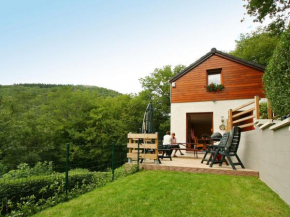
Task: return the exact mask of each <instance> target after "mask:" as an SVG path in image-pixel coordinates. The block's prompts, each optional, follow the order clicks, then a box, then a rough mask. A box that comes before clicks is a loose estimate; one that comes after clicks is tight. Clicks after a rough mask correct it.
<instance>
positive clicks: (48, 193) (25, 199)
mask: <svg viewBox="0 0 290 217" xmlns="http://www.w3.org/2000/svg"><path fill="white" fill-rule="evenodd" d="M136 171H137V167H136V166H131V167H130V168H126V167H125V165H123V166H122V167H120V168H117V169H116V170H115V179H117V178H121V177H125V176H127V175H130V174H132V173H134V172H136ZM64 179H65V175H64V174H60V173H54V174H53V175H51V176H49V175H47V176H33V177H30V178H23V179H15V180H9V179H0V216H1V214H7V213H10V212H11V216H16V215H21V216H29V215H32V214H34V213H36V212H39V211H41V210H43V209H45V208H47V207H50V206H54V205H56V204H58V203H60V202H62V201H65V200H67V199H70V198H73V197H75V196H77V195H79V194H82V193H85V192H88V191H90V190H92V189H94V188H96V187H100V186H103V185H105V184H106V183H108V182H111V181H112V173H111V172H89V171H88V170H87V169H74V170H71V171H69V186H68V190H69V192H68V197H66V195H65V194H64V193H65V183H64ZM1 204H2V207H1Z"/></svg>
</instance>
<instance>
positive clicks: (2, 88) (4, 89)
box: [0, 83, 121, 97]
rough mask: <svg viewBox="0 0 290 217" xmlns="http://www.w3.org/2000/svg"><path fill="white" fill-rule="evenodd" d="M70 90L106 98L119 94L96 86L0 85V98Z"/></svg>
mask: <svg viewBox="0 0 290 217" xmlns="http://www.w3.org/2000/svg"><path fill="white" fill-rule="evenodd" d="M64 87H66V88H68V87H70V88H72V89H73V90H74V91H77V90H81V91H89V92H91V93H96V94H98V96H101V97H107V96H111V97H114V96H118V95H121V93H118V92H117V91H114V90H109V89H106V88H103V87H97V86H88V85H70V84H68V85H62V84H41V83H39V84H33V83H32V84H14V85H0V96H3V95H5V94H9V93H10V92H11V91H12V92H13V91H25V92H26V91H28V92H32V93H33V92H34V93H36V94H37V93H40V92H41V93H49V92H51V91H56V90H58V89H61V88H64Z"/></svg>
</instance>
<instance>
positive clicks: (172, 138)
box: [171, 133, 184, 157]
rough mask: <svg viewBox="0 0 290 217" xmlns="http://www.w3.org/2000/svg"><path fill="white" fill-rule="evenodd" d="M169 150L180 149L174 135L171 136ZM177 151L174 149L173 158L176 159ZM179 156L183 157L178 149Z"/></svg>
mask: <svg viewBox="0 0 290 217" xmlns="http://www.w3.org/2000/svg"><path fill="white" fill-rule="evenodd" d="M171 145H172V146H171V148H180V147H179V145H178V144H177V139H176V137H175V133H172V134H171ZM177 151H178V149H175V152H174V155H173V157H177V155H176V153H177ZM179 152H180V155H184V154H183V153H182V152H181V150H180V149H179Z"/></svg>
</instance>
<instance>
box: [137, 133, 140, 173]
mask: <svg viewBox="0 0 290 217" xmlns="http://www.w3.org/2000/svg"><path fill="white" fill-rule="evenodd" d="M139 149H140V139H138V149H137V171H139V161H140V160H139V159H140V151H139Z"/></svg>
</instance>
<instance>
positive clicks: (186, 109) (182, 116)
mask: <svg viewBox="0 0 290 217" xmlns="http://www.w3.org/2000/svg"><path fill="white" fill-rule="evenodd" d="M250 100H253V98H251V99H241V100H222V101H215V102H213V101H207V102H189V103H171V119H170V121H171V129H170V130H171V132H175V134H176V138H177V140H178V142H186V113H195V112H196V113H198V112H213V119H214V120H213V124H214V127H213V132H221V133H224V132H223V131H221V130H220V129H219V126H220V125H221V116H224V119H225V122H224V124H225V125H226V119H227V117H228V110H229V109H234V108H237V107H239V106H241V105H243V104H244V103H247V102H249V101H250ZM250 107H253V105H250ZM245 109H247V108H245Z"/></svg>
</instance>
